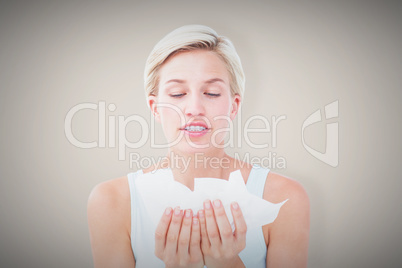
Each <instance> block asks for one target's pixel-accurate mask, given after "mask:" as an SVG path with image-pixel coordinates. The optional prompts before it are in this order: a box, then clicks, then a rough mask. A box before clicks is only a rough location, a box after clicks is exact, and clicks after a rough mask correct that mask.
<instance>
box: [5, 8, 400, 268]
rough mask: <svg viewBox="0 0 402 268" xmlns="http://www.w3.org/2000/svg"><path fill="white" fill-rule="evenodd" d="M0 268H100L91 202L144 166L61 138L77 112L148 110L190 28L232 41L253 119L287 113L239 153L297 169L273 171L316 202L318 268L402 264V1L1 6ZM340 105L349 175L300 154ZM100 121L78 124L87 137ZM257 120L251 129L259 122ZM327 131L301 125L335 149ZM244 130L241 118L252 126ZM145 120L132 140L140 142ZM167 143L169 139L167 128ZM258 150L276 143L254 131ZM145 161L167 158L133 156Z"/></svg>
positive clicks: (132, 129)
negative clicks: (172, 51)
mask: <svg viewBox="0 0 402 268" xmlns="http://www.w3.org/2000/svg"><path fill="white" fill-rule="evenodd" d="M0 5H1V6H0V39H1V42H0V62H1V63H0V64H1V65H0V68H1V69H0V87H1V91H0V111H1V113H0V123H1V131H0V146H1V147H0V148H1V153H0V154H1V155H0V157H1V159H0V160H1V161H0V176H1V180H0V215H1V216H0V217H1V219H0V266H2V267H91V266H92V257H91V249H90V244H89V236H88V228H87V219H86V202H87V198H88V195H89V193H90V191H91V189H92V188H93V187H94V185H96V184H97V183H99V182H102V181H105V180H108V179H112V178H115V177H119V176H123V175H125V174H127V173H128V172H132V171H134V170H135V169H136V168H134V167H133V168H130V166H129V161H128V159H126V161H119V160H118V155H117V152H118V151H117V148H95V149H80V148H76V147H74V146H73V145H72V144H70V143H69V141H68V140H67V139H66V137H65V134H64V119H65V116H66V114H67V112H68V111H69V110H70V109H71V108H72V107H73V106H75V105H77V104H79V103H85V102H90V103H99V102H100V101H105V102H106V103H107V104H110V103H113V104H115V105H116V107H117V109H116V111H114V112H107V115H108V116H115V117H117V116H119V115H121V116H126V117H127V116H129V115H132V114H137V115H140V116H142V117H144V118H146V119H147V120H148V119H149V118H150V115H149V111H148V110H147V108H146V103H145V99H144V93H143V86H142V85H143V76H142V75H143V68H144V63H145V60H146V57H147V56H148V54H149V52H150V51H151V49H152V47H153V45H154V44H155V43H156V42H157V41H158V40H159V39H160V38H161V37H163V36H164V35H165V34H167V33H168V32H169V31H171V30H173V29H175V28H177V27H179V26H182V25H184V24H193V23H199V24H205V25H208V26H210V27H212V28H214V29H215V30H216V31H217V32H218V33H219V34H222V35H225V36H228V37H229V38H230V39H231V40H232V41H233V43H234V44H235V46H236V48H237V50H238V53H239V55H240V57H241V59H242V62H243V67H244V69H245V72H246V77H247V84H246V87H247V88H246V94H245V99H244V103H243V109H242V112H241V115H242V118H244V119H247V118H249V117H251V116H252V115H256V114H259V115H263V116H266V117H268V118H271V116H272V115H276V116H279V115H286V117H287V119H286V120H284V121H282V122H281V123H280V124H279V127H278V132H277V134H278V139H277V142H278V144H277V147H276V148H273V147H272V146H271V144H270V147H269V148H267V149H254V148H251V147H250V146H247V145H246V144H244V142H243V144H242V145H241V146H237V147H236V148H229V149H228V152H229V153H231V154H233V153H235V152H238V153H240V154H245V153H250V155H251V156H257V157H264V156H266V155H267V153H268V152H269V151H272V152H275V153H276V154H277V155H278V156H281V157H283V158H284V159H286V168H283V169H275V168H274V169H273V170H274V171H275V172H278V173H281V174H283V175H286V176H289V177H292V178H294V179H296V180H298V181H300V182H301V183H302V184H303V185H304V187H305V188H306V190H307V192H308V194H309V196H310V200H311V236H310V248H309V267H400V266H401V265H402V255H401V254H400V252H401V249H402V247H401V243H402V228H401V227H400V225H401V224H400V222H401V219H402V215H401V214H402V210H401V208H400V205H399V204H400V199H399V197H400V193H399V192H400V188H401V187H400V184H401V183H400V182H399V180H400V173H399V171H400V164H399V162H400V160H401V151H402V150H401V149H402V143H401V141H400V137H401V136H402V133H401V120H400V118H399V117H400V115H401V105H400V103H401V100H402V93H401V88H400V87H401V84H402V83H401V70H402V68H401V67H402V66H401V63H402V61H401V60H402V57H401V47H402V42H401V41H402V36H401V22H402V21H401V20H402V19H401V16H400V14H401V11H402V10H401V4H400V3H398V1H394V2H390V1H332V2H329V1H294V2H287V1H285V2H284V1H281V2H280V3H279V2H276V1H275V2H274V1H272V2H266V1H254V2H253V1H249V2H247V3H246V2H243V1H230V2H229V1H228V2H220V1H166V2H165V3H164V2H148V3H139V2H120V3H116V2H114V3H111V2H110V3H108V4H105V3H100V2H98V1H71V2H68V1H63V2H61V1H55V2H53V1H25V2H22V1H8V2H5V1H2V2H1V4H0ZM336 100H338V101H339V118H336V119H331V120H329V121H331V122H338V123H339V166H338V167H336V168H333V167H330V166H328V165H327V164H325V163H323V162H321V161H319V160H317V159H316V158H314V157H313V156H312V155H310V154H309V153H308V152H307V151H306V150H305V149H304V148H303V146H302V142H301V125H302V123H303V121H304V120H305V119H306V118H307V117H308V116H309V115H310V114H311V113H313V112H314V111H316V110H317V109H323V107H324V106H325V105H326V104H328V103H331V102H333V101H336ZM97 120H98V116H97V113H96V111H90V110H87V111H83V112H81V113H80V114H79V115H78V114H77V116H76V117H75V118H74V121H73V132H74V135H75V136H76V137H78V138H79V139H81V140H83V141H94V140H96V139H97V135H98V134H97V133H98V124H97ZM257 123H258V122H256V126H257V125H258V124H257ZM325 123H326V122H325V121H323V122H321V123H317V124H315V125H313V126H311V127H310V128H309V129H308V130H306V142H307V143H308V144H309V146H311V147H313V148H316V149H319V150H321V151H324V148H325ZM242 124H243V125H244V121H243V123H242ZM138 127H139V126H138V125H136V124H135V123H133V124H131V125H130V126H129V127H127V131H126V134H127V137H129V139H130V140H132V141H136V140H138V139H139V137H140V136H141V131H139V128H138ZM157 131H158V134H157V140H158V141H162V140H163V138H162V137H163V136H162V134H161V133H160V129H157ZM253 135H254V136H250V137H252V140H253V141H254V142H255V143H264V142H266V141H270V139H271V136H270V135H271V134H267V133H265V134H264V133H260V134H253ZM129 152H137V153H140V154H141V155H142V156H147V157H149V156H153V157H157V156H161V155H164V153H165V151H164V150H155V149H150V146H149V142H148V143H147V145H146V146H143V147H142V148H139V149H136V150H134V149H128V150H127V154H128V153H129Z"/></svg>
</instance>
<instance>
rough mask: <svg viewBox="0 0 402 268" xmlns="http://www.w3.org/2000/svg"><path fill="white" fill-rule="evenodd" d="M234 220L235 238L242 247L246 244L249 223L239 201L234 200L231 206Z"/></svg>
mask: <svg viewBox="0 0 402 268" xmlns="http://www.w3.org/2000/svg"><path fill="white" fill-rule="evenodd" d="M230 208H231V211H232V215H233V221H234V224H235V239H236V243H237V244H238V245H239V247H240V248H241V249H243V248H244V247H245V246H246V233H247V224H246V220H245V219H244V217H243V213H242V212H241V209H240V206H239V204H238V203H237V202H233V203H232V204H231V206H230Z"/></svg>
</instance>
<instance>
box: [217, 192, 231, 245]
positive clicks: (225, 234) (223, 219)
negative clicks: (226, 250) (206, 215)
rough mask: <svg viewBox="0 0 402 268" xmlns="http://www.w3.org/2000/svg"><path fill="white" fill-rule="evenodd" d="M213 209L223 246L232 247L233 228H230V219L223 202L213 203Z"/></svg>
mask: <svg viewBox="0 0 402 268" xmlns="http://www.w3.org/2000/svg"><path fill="white" fill-rule="evenodd" d="M213 208H214V215H215V219H216V223H217V225H218V230H219V234H220V238H221V241H222V245H223V246H224V247H225V246H230V244H232V243H233V238H234V237H233V232H232V227H231V226H230V223H229V220H228V217H227V216H226V212H225V208H224V207H223V205H222V202H221V201H220V200H215V201H214V202H213Z"/></svg>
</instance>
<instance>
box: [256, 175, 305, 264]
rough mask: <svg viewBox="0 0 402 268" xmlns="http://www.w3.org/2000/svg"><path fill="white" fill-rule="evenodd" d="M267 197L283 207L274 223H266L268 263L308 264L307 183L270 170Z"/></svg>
mask: <svg viewBox="0 0 402 268" xmlns="http://www.w3.org/2000/svg"><path fill="white" fill-rule="evenodd" d="M264 199H266V200H268V201H270V202H272V203H279V202H282V201H284V200H286V199H288V201H287V202H286V203H285V204H283V206H282V207H281V209H280V211H279V214H278V217H277V218H276V220H275V221H274V222H273V223H270V224H268V225H266V226H264V228H263V230H264V233H265V239H266V243H267V246H268V253H267V254H268V256H270V257H269V258H267V266H269V267H307V255H308V254H307V252H308V241H309V232H310V201H309V197H308V195H307V192H306V190H305V189H304V187H303V186H302V185H301V184H300V183H299V182H297V181H296V180H294V179H291V178H287V177H285V176H282V175H279V174H276V173H273V172H269V174H268V176H267V181H266V184H265V189H264Z"/></svg>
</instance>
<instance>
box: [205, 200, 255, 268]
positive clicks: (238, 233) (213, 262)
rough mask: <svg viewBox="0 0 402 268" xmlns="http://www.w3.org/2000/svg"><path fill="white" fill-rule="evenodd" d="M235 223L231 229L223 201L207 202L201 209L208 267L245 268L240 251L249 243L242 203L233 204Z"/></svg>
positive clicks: (232, 210)
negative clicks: (233, 229)
mask: <svg viewBox="0 0 402 268" xmlns="http://www.w3.org/2000/svg"><path fill="white" fill-rule="evenodd" d="M230 208H231V212H232V215H233V220H234V224H235V231H234V232H233V231H232V228H231V226H230V223H229V220H228V218H227V216H226V212H225V209H224V207H223V205H222V202H221V201H220V200H215V201H214V202H212V203H211V201H209V200H206V201H205V202H204V210H200V211H199V212H198V217H199V219H200V224H201V250H202V254H203V256H204V262H205V265H206V266H207V267H244V264H243V263H242V261H241V259H240V257H239V253H240V252H241V251H242V250H243V249H244V248H245V246H246V232H247V225H246V221H245V220H244V217H243V214H242V212H241V209H240V207H239V205H238V204H237V203H236V202H234V203H232V204H231V206H230Z"/></svg>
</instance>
